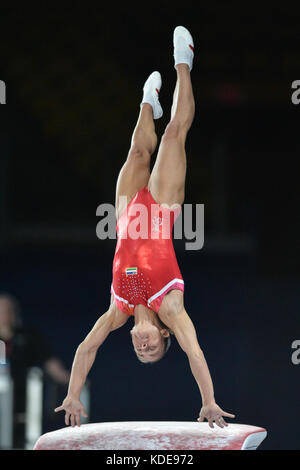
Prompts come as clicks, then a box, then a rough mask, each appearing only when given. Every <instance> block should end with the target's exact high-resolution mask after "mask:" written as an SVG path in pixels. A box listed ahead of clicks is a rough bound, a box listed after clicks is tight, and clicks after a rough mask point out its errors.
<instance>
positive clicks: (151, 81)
mask: <svg viewBox="0 0 300 470" xmlns="http://www.w3.org/2000/svg"><path fill="white" fill-rule="evenodd" d="M160 88H161V75H160V73H159V72H152V73H151V75H149V77H148V78H147V80H146V82H145V85H144V88H143V91H144V94H143V100H142V102H141V105H142V104H143V103H149V104H150V105H151V106H152V109H153V118H154V119H159V118H160V117H162V115H163V110H162V107H161V105H160V102H159V92H160Z"/></svg>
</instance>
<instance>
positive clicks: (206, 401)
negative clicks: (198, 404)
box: [202, 396, 216, 406]
mask: <svg viewBox="0 0 300 470" xmlns="http://www.w3.org/2000/svg"><path fill="white" fill-rule="evenodd" d="M215 404H216V400H215V397H214V396H213V397H207V398H205V399H202V406H211V405H215Z"/></svg>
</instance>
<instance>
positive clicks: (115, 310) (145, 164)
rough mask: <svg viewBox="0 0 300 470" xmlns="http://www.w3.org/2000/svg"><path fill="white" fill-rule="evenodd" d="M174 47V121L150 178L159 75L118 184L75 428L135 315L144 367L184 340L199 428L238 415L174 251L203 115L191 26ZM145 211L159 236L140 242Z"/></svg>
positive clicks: (70, 409)
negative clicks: (225, 402) (189, 150)
mask: <svg viewBox="0 0 300 470" xmlns="http://www.w3.org/2000/svg"><path fill="white" fill-rule="evenodd" d="M173 46H174V59H175V65H174V66H175V69H176V73H177V82H176V87H175V91H174V95H173V104H172V109H171V119H170V122H169V124H168V125H167V127H166V129H165V132H164V134H163V136H162V139H161V142H160V146H159V149H158V154H157V158H156V161H155V164H154V167H153V169H152V172H151V174H150V159H151V155H152V154H153V152H154V151H155V148H156V145H157V136H156V133H155V127H154V119H159V118H160V117H161V116H162V114H163V111H162V108H161V105H160V102H159V92H160V88H161V76H160V73H159V72H153V73H152V74H151V75H150V76H149V77H148V79H147V81H146V82H145V84H144V87H143V99H142V101H141V104H140V113H139V117H138V121H137V124H136V127H135V129H134V132H133V135H132V139H131V147H130V150H129V153H128V156H127V159H126V161H125V163H124V165H123V167H122V169H121V171H120V173H119V176H118V180H117V186H116V205H115V207H116V218H117V227H116V228H117V244H116V251H115V256H114V260H113V277H112V284H111V301H110V306H109V307H108V310H107V311H106V312H105V313H104V314H103V315H101V316H100V318H99V319H98V321H97V322H96V323H95V325H94V327H93V328H92V330H91V331H90V333H89V334H88V335H87V336H86V338H85V339H84V340H83V341H82V342H81V344H80V345H79V346H78V348H77V351H76V354H75V358H74V361H73V366H72V372H71V377H70V383H69V388H68V394H67V397H66V398H65V399H64V401H63V403H62V405H61V406H59V407H58V408H56V409H55V412H58V411H61V410H64V411H65V423H66V425H69V424H71V426H73V427H74V426H75V425H78V426H80V415H82V416H84V417H87V414H86V410H85V408H84V406H83V404H82V403H81V402H80V393H81V390H82V388H83V386H84V383H85V380H86V377H87V375H88V373H89V371H90V369H91V367H92V365H93V363H94V360H95V357H96V353H97V350H98V348H99V347H100V346H101V344H102V343H103V342H104V340H105V339H106V338H107V336H108V335H109V333H110V332H111V331H113V330H116V329H117V328H120V327H121V326H123V325H124V324H125V323H126V322H127V320H128V318H129V317H130V316H133V317H134V322H135V324H134V327H133V328H132V329H131V331H130V334H131V341H132V344H133V348H134V351H135V354H136V356H137V358H138V360H139V361H141V362H144V363H147V362H148V363H149V362H156V361H158V360H160V359H161V358H162V357H163V356H164V355H165V354H166V352H167V350H168V348H169V347H170V342H171V336H170V335H171V334H173V335H174V336H175V337H176V339H177V341H178V343H179V345H180V347H181V348H182V350H183V351H184V352H185V353H186V354H187V357H188V360H189V364H190V368H191V371H192V374H193V376H194V378H195V380H196V382H197V384H198V387H199V390H200V393H201V398H202V408H201V410H200V413H199V417H198V421H199V422H200V421H204V420H205V419H206V420H207V421H208V423H209V426H210V427H211V428H213V427H214V423H215V424H216V425H217V426H219V427H221V428H223V427H224V426H227V425H228V424H227V423H226V421H225V419H224V418H223V417H229V418H234V417H235V416H234V415H233V414H230V413H227V412H225V411H223V410H222V409H221V408H220V407H219V406H218V405H217V403H216V402H215V398H214V389H213V383H212V379H211V376H210V372H209V369H208V366H207V363H206V360H205V357H204V354H203V352H202V350H201V348H200V346H199V344H198V340H197V335H196V331H195V328H194V325H193V322H192V321H191V319H190V317H189V315H188V314H187V312H186V310H185V307H184V301H183V291H184V281H183V279H182V275H181V272H180V269H179V267H178V264H177V259H176V255H175V252H174V248H173V241H172V228H173V225H174V221H175V220H176V217H177V216H178V214H179V212H180V208H181V205H182V204H183V201H184V188H185V177H186V153H185V140H186V136H187V133H188V130H189V129H190V127H191V124H192V121H193V118H194V112H195V103H194V97H193V90H192V83H191V74H190V72H191V70H192V65H193V58H194V43H193V39H192V36H191V34H190V33H189V31H188V30H187V29H186V28H184V27H183V26H177V27H176V28H175V30H174V36H173ZM121 196H122V197H121ZM141 207H143V208H145V209H146V216H144V218H145V217H146V219H147V220H146V221H147V222H148V223H149V225H148V227H151V233H150V235H149V234H148V236H140V237H139V238H138V237H136V236H128V231H129V228H130V224H131V228H132V227H134V221H135V219H136V214H137V212H138V210H137V209H139V208H141ZM153 208H154V209H156V210H153ZM142 212H143V211H142ZM143 213H144V212H143ZM132 232H133V230H132Z"/></svg>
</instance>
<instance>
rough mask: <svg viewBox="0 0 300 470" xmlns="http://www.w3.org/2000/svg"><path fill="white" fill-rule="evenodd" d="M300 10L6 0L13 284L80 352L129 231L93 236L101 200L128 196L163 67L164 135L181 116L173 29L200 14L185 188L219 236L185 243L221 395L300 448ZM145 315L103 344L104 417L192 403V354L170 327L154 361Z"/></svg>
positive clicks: (29, 320)
mask: <svg viewBox="0 0 300 470" xmlns="http://www.w3.org/2000/svg"><path fill="white" fill-rule="evenodd" d="M92 5H93V6H92ZM299 13H300V8H299V5H297V3H296V2H295V3H294V4H291V3H290V4H288V3H286V2H281V3H280V4H278V5H277V4H273V5H272V8H271V7H270V4H268V3H266V5H265V6H264V5H263V4H257V5H255V3H252V2H247V3H246V4H244V3H237V2H236V3H235V2H234V3H233V2H223V3H221V2H216V1H210V2H199V3H198V4H197V7H196V6H195V7H193V4H191V5H190V6H188V5H187V6H186V7H183V5H181V4H178V6H176V4H174V3H172V4H170V3H169V2H164V1H161V2H159V3H158V4H155V5H154V6H153V5H152V6H151V8H150V6H148V7H146V6H145V5H144V4H142V3H141V4H140V6H139V7H136V6H134V5H133V4H132V5H130V4H123V5H122V6H118V5H113V6H112V7H111V8H110V7H109V6H106V7H104V6H103V5H101V6H100V4H99V5H98V7H97V6H94V4H89V2H81V3H79V2H74V3H73V4H72V7H71V4H70V6H67V4H66V5H65V4H59V6H55V4H54V5H53V4H51V7H49V4H48V3H47V4H46V2H41V3H40V4H39V6H38V7H37V6H36V5H34V7H33V6H30V3H27V2H26V4H24V5H23V6H14V7H9V6H1V32H0V38H1V42H0V57H1V61H0V79H1V80H4V81H5V83H6V93H7V104H6V105H5V106H1V108H0V123H1V128H0V142H1V147H0V152H1V153H0V155H1V160H0V224H1V231H0V237H1V244H0V263H1V264H0V289H1V290H4V291H6V292H9V293H11V294H12V295H14V296H15V297H16V298H17V299H18V300H19V302H20V304H21V306H22V315H23V321H24V322H25V323H26V324H28V325H32V326H33V327H34V328H37V329H38V330H39V331H40V332H41V333H42V334H43V335H44V337H45V338H46V340H47V344H48V345H50V347H51V348H52V351H55V354H56V355H57V357H59V358H60V359H61V361H62V362H63V363H64V365H65V367H66V368H67V369H70V367H71V365H72V360H73V356H74V353H75V350H76V348H77V346H78V344H79V342H80V341H82V340H83V338H84V337H85V335H86V334H87V333H88V331H89V330H90V328H91V327H92V326H93V324H94V322H95V321H96V320H97V318H98V316H99V315H100V314H102V313H103V312H104V311H105V310H106V309H107V307H108V304H109V299H110V294H109V290H110V284H111V280H112V276H111V264H112V259H113V254H114V246H115V241H114V240H103V241H101V240H99V239H98V238H97V237H96V225H97V223H98V221H99V217H96V208H97V207H98V205H99V204H101V203H103V202H108V203H112V204H114V195H115V182H116V178H117V176H118V172H119V170H120V168H121V165H122V163H123V162H124V159H125V158H126V155H127V152H128V148H129V143H130V138H131V133H132V130H133V127H134V126H135V122H136V119H137V116H138V111H139V103H140V101H141V98H142V87H143V84H144V81H145V80H146V78H147V76H148V75H149V74H150V73H151V72H152V71H153V70H159V71H160V72H161V74H162V78H163V86H162V90H161V93H160V98H161V103H162V106H163V108H164V116H163V118H162V119H161V120H160V121H156V124H157V132H158V134H159V135H161V134H162V132H163V130H164V127H165V126H166V125H167V123H168V119H169V116H170V107H171V99H172V93H173V88H174V86H175V78H176V74H175V70H174V65H173V64H174V63H173V56H172V54H173V49H172V36H173V29H174V27H175V26H177V25H184V26H186V27H187V28H188V29H189V30H190V31H191V33H192V35H193V38H194V43H195V60H194V67H193V71H192V80H193V85H194V94H195V101H196V115H195V120H194V123H193V126H192V128H191V131H190V133H189V136H188V140H187V155H188V173H187V183H186V201H185V202H187V203H192V204H196V203H203V204H205V242H204V247H203V249H202V250H199V251H186V250H185V241H184V240H176V241H175V242H174V245H175V249H176V252H177V256H178V262H179V266H180V268H181V271H182V274H183V277H184V279H185V303H186V308H187V310H188V312H189V314H190V316H191V318H192V320H193V322H194V324H195V326H196V329H197V332H198V339H199V343H200V345H201V347H202V349H203V351H204V353H205V355H206V358H207V361H208V364H209V367H210V370H211V374H212V378H213V381H214V386H215V394H216V400H217V402H218V404H219V405H220V406H222V407H223V408H224V409H225V410H226V411H229V412H233V413H235V414H236V419H235V421H236V422H237V423H245V424H253V425H257V426H263V427H265V428H266V429H267V430H268V437H267V438H266V440H265V441H264V442H263V444H262V445H261V447H260V448H261V449H300V443H299V438H298V435H297V433H298V422H299V417H300V414H299V411H300V406H299V374H300V365H298V366H297V365H294V364H293V363H292V361H291V354H292V351H293V350H292V349H291V344H292V342H293V341H294V340H295V339H299V337H300V331H299V326H300V322H299V303H300V289H299V274H300V273H299V263H300V249H299V236H300V230H299V228H300V227H299V204H300V197H299V195H300V192H299V159H300V153H299V115H300V114H299V113H300V105H298V106H297V105H294V104H293V103H292V101H291V95H292V89H291V85H292V82H293V81H294V80H297V79H300V53H299V39H300V33H299V31H300V29H299ZM153 159H155V156H154V158H153ZM132 322H133V320H132V319H130V320H129V321H128V323H127V324H126V325H125V326H124V327H123V328H121V329H120V330H117V331H116V332H114V333H112V334H111V336H110V337H109V338H108V339H107V340H106V342H105V343H104V345H103V346H102V347H101V349H100V350H99V353H98V356H97V359H96V363H95V365H94V367H93V369H92V371H91V373H90V376H89V377H90V381H91V416H90V420H91V421H94V422H97V421H124V420H176V421H181V420H183V421H190V420H192V421H193V420H196V418H197V416H198V412H199V410H200V408H201V399H200V395H199V391H198V387H197V384H196V382H195V381H194V378H193V376H192V374H191V372H190V370H189V365H188V360H187V358H186V356H185V354H184V353H183V352H181V351H180V348H179V346H178V345H177V344H176V341H173V344H172V347H171V349H170V351H169V352H168V354H167V355H166V357H165V358H164V359H163V360H162V361H160V362H158V363H157V364H155V366H151V367H148V366H145V365H143V364H141V363H139V362H138V361H137V360H136V357H135V354H134V351H133V349H132V346H131V341H130V337H129V329H130V328H131V327H132ZM59 404H60V403H57V404H55V405H56V406H58V405H59ZM56 419H57V420H58V421H55V426H54V425H53V423H52V426H54V427H56V428H57V427H63V426H64V422H63V415H62V414H61V415H60V416H59V417H58V418H56ZM44 427H45V429H44V431H45V432H46V431H47V430H49V429H51V423H48V424H47V423H46V424H45V426H44Z"/></svg>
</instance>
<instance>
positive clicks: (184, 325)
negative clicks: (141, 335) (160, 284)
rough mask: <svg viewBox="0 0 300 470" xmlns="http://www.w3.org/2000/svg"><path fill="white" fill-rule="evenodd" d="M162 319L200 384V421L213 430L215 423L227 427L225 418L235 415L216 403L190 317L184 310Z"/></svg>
mask: <svg viewBox="0 0 300 470" xmlns="http://www.w3.org/2000/svg"><path fill="white" fill-rule="evenodd" d="M160 317H161V320H162V321H163V322H164V323H165V325H167V326H168V327H169V328H170V329H171V330H172V331H173V333H174V335H175V337H176V339H177V341H178V343H179V345H180V347H181V349H182V350H183V351H184V352H185V353H186V355H187V356H188V359H189V364H190V367H191V371H192V374H193V376H194V378H195V380H196V382H197V384H198V387H199V390H200V393H201V397H202V408H201V410H200V413H199V418H198V421H204V419H207V421H208V423H209V426H210V427H211V428H213V427H214V426H213V423H214V422H215V423H216V424H217V425H218V426H219V427H221V428H223V427H224V426H227V423H226V421H225V420H224V418H223V416H227V417H229V418H234V417H235V415H233V414H230V413H227V412H226V411H223V410H222V409H221V408H220V407H219V406H218V405H217V404H216V402H215V397H214V389H213V383H212V379H211V376H210V372H209V369H208V366H207V363H206V360H205V357H204V354H203V352H202V350H201V348H200V346H199V343H198V339H197V334H196V330H195V327H194V325H193V322H192V320H191V319H190V317H189V315H188V314H187V312H186V311H185V309H184V308H183V309H181V310H180V311H178V312H176V313H172V314H167V315H160Z"/></svg>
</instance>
